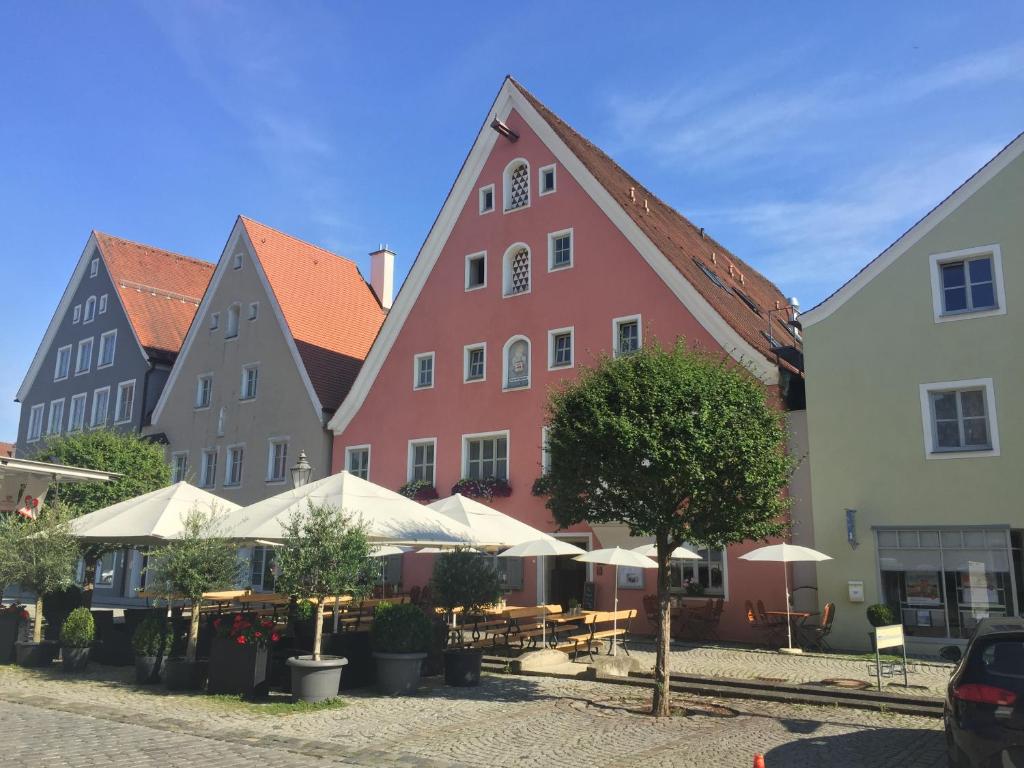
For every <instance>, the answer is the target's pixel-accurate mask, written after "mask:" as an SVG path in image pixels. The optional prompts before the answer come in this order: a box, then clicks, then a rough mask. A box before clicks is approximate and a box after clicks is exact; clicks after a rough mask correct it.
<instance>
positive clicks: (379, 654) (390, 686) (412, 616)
mask: <svg viewBox="0 0 1024 768" xmlns="http://www.w3.org/2000/svg"><path fill="white" fill-rule="evenodd" d="M430 631H431V630H430V619H428V618H427V617H426V615H425V614H424V613H423V611H421V610H420V609H419V606H415V605H411V604H409V603H406V604H402V605H392V604H391V603H380V604H379V605H378V606H377V609H376V610H375V611H374V613H373V629H372V630H371V633H370V634H371V639H372V642H373V658H375V659H376V660H377V688H378V689H379V690H380V692H381V693H385V694H387V695H389V696H402V695H408V694H411V693H415V692H416V688H417V686H419V682H420V668H421V666H422V664H423V660H424V659H425V658H427V650H428V649H429V648H430Z"/></svg>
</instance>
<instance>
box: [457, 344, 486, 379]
mask: <svg viewBox="0 0 1024 768" xmlns="http://www.w3.org/2000/svg"><path fill="white" fill-rule="evenodd" d="M464 354H465V356H466V360H465V371H464V372H463V374H464V375H463V380H464V381H483V380H484V379H485V377H486V373H487V369H486V365H487V345H486V344H470V345H468V346H466V347H465V352H464Z"/></svg>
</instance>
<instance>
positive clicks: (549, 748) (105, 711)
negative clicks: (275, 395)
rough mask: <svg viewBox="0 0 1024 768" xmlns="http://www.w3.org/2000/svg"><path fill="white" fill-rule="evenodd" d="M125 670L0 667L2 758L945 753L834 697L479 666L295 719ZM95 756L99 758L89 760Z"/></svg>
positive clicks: (925, 767) (506, 761)
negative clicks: (477, 680) (709, 694)
mask: <svg viewBox="0 0 1024 768" xmlns="http://www.w3.org/2000/svg"><path fill="white" fill-rule="evenodd" d="M131 677H132V670H131V669H112V668H109V667H94V668H93V669H92V670H91V671H90V672H88V673H86V674H84V675H81V676H74V677H65V676H64V675H63V674H62V673H61V672H60V671H58V670H56V669H54V670H44V671H36V670H23V669H18V668H12V667H2V668H0V723H2V729H3V733H4V736H5V738H4V747H3V750H2V753H0V754H2V755H3V759H2V763H3V765H4V766H8V765H10V766H33V768H34V767H35V766H53V768H57V767H65V766H67V767H73V768H79V766H91V765H93V764H102V763H107V764H110V765H115V766H131V767H132V768H149V767H150V766H153V768H156V766H185V765H194V764H196V762H197V761H198V760H200V759H201V761H202V762H203V763H204V764H214V765H218V766H221V767H222V768H233V766H236V765H237V766H241V765H243V764H246V765H248V764H253V762H254V761H258V762H260V763H264V764H271V765H275V766H280V767H281V768H292V766H299V765H302V766H309V765H311V764H318V765H334V764H339V765H365V766H369V765H375V766H377V765H382V766H398V767H401V766H442V765H457V766H480V767H481V768H482V767H484V766H487V768H504V767H505V766H509V767H511V766H520V765H524V764H528V763H536V762H544V763H546V764H550V765H554V766H576V765H584V766H616V767H622V768H627V767H628V766H650V767H651V768H660V767H661V766H665V767H666V768H667V767H668V766H673V767H678V766H682V767H684V768H685V767H687V766H695V767H696V766H701V768H726V767H728V768H732V767H733V766H743V767H744V768H745V767H746V766H749V765H750V764H751V761H752V756H753V754H754V753H755V752H763V753H764V754H765V756H766V760H767V765H768V766H786V767H787V768H805V767H809V766H840V767H853V766H871V767H872V768H874V767H875V766H877V765H899V766H905V767H906V768H931V767H932V766H940V765H943V764H944V763H943V737H942V732H941V724H940V722H939V721H938V720H936V719H926V718H918V717H910V716H905V715H894V714H891V713H883V712H866V711H855V710H844V709H838V708H833V707H810V706H800V705H783V704H774V703H766V702H754V701H751V702H745V701H744V702H736V701H729V702H725V701H716V700H714V699H709V698H700V697H691V696H677V697H676V698H675V699H674V702H675V704H676V705H677V708H678V711H677V715H676V716H675V717H671V718H665V719H660V720H656V719H654V718H650V717H648V716H646V715H644V714H642V712H643V710H644V708H645V706H646V705H647V703H648V696H649V694H648V693H647V692H645V691H639V690H637V689H632V688H624V687H622V686H609V685H603V684H599V683H593V682H586V681H582V680H556V679H548V678H532V677H531V678H522V677H505V676H500V675H494V676H485V679H484V681H483V682H482V684H481V686H480V687H479V688H477V689H454V688H445V687H444V686H442V685H440V684H439V682H434V681H431V682H428V683H427V684H426V685H425V686H424V688H423V689H422V690H421V692H420V695H419V696H416V697H412V698H395V699H392V698H385V697H380V696H376V695H373V694H372V693H359V694H355V695H350V696H347V697H346V698H347V701H348V706H346V707H344V708H343V709H335V710H326V711H320V712H311V713H306V714H295V715H286V716H279V715H269V714H263V713H260V712H258V711H256V712H253V711H249V709H251V708H247V709H246V710H245V711H240V710H239V708H238V707H237V706H235V705H227V704H225V703H224V702H221V701H217V700H216V699H212V698H211V697H206V696H200V695H180V694H177V695H171V694H167V693H165V692H163V691H162V689H159V688H157V689H147V688H139V687H136V686H134V685H132V684H131V683H130V680H131ZM97 758H98V759H97Z"/></svg>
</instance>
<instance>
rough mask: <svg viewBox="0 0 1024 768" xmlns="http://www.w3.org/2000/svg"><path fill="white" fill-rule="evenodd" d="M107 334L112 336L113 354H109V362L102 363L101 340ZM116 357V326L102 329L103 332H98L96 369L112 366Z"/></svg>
mask: <svg viewBox="0 0 1024 768" xmlns="http://www.w3.org/2000/svg"><path fill="white" fill-rule="evenodd" d="M108 336H112V337H113V338H114V354H113V355H112V356H111V358H110V362H109V363H104V362H103V340H104V339H105V338H107V337H108ZM116 359H117V328H115V329H114V330H112V331H104V332H103V333H101V334H100V343H99V348H98V349H97V350H96V370H97V371H98V370H100V369H101V368H109V367H110V366H112V365H113V364H114V361H115V360H116Z"/></svg>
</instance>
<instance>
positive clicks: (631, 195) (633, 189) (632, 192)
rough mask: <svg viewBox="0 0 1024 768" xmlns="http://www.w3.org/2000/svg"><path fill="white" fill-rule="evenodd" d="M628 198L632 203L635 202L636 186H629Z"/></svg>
mask: <svg viewBox="0 0 1024 768" xmlns="http://www.w3.org/2000/svg"><path fill="white" fill-rule="evenodd" d="M629 200H630V202H632V203H635V202H636V187H630V188H629Z"/></svg>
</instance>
